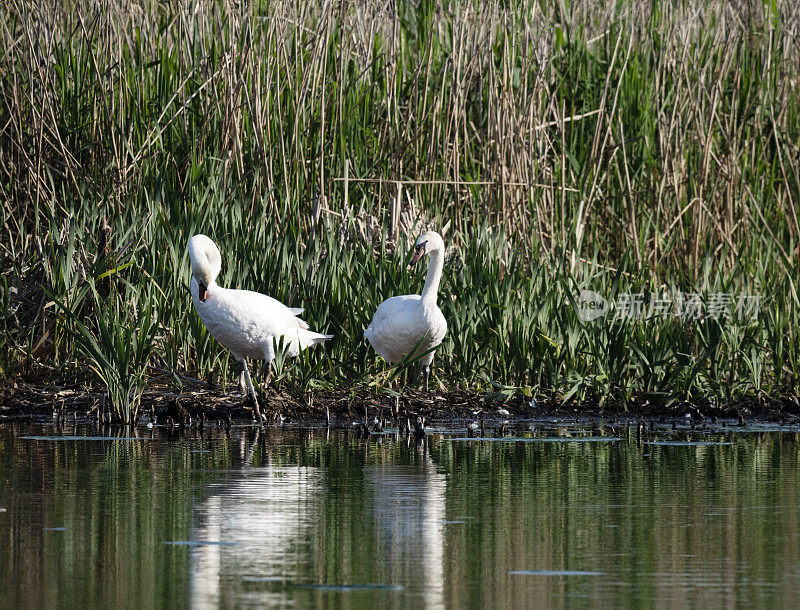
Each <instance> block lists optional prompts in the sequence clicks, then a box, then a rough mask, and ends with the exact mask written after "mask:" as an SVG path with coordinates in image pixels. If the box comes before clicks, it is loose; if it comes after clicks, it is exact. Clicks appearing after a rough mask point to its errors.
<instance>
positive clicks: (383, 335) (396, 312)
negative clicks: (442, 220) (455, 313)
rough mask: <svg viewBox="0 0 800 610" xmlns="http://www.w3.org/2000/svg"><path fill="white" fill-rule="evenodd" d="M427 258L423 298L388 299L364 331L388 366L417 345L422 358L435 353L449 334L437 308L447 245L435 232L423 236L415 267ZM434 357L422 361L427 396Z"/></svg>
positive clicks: (415, 254) (416, 253)
mask: <svg viewBox="0 0 800 610" xmlns="http://www.w3.org/2000/svg"><path fill="white" fill-rule="evenodd" d="M425 254H428V255H429V256H430V260H429V261H428V275H427V276H426V278H425V287H424V288H423V289H422V294H421V295H418V294H406V295H403V296H398V297H391V298H390V299H386V300H385V301H384V302H383V303H381V304H380V305H378V309H377V310H376V311H375V315H374V316H373V317H372V322H370V325H369V326H368V327H367V329H366V330H365V331H364V336H365V337H366V338H367V340H368V341H369V342H370V345H372V348H373V349H374V350H375V351H376V352H377V354H378V355H379V356H381V357H382V358H383V359H384V360H386V361H387V362H398V361H399V360H402V358H403V356H405V355H406V354H410V353H411V352H412V351H413V350H414V348H415V347H417V345H419V347H418V348H417V353H419V354H423V353H425V352H427V351H428V350H433V349H434V348H436V347H438V346H439V344H440V343H441V342H442V339H444V336H445V335H446V334H447V321H446V320H445V319H444V315H443V314H442V310H441V309H439V306H438V305H437V304H436V296H437V294H438V292H439V282H440V280H441V279H442V267H443V266H444V241H442V237H441V236H440V235H439V234H438V233H436V232H435V231H428V232H427V233H423V234H422V235H421V236H420V238H419V239H418V240H417V244H416V246H415V247H414V257H413V258H412V259H411V264H412V265H413V264H415V263H416V262H417V261H418V260H419V259H421V258H422V257H423V256H424V255H425ZM433 353H434V352H433V351H431V352H430V353H428V354H425V355H424V356H423V357H422V358H421V359H420V360H421V362H422V365H423V366H424V372H425V391H426V392H427V391H428V378H429V377H430V374H431V363H432V362H433Z"/></svg>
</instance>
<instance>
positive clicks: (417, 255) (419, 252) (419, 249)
mask: <svg viewBox="0 0 800 610" xmlns="http://www.w3.org/2000/svg"><path fill="white" fill-rule="evenodd" d="M427 243H428V242H426V241H424V242H422V243H421V244H417V245H416V247H415V248H414V256H413V258H412V259H411V264H412V265H413V264H415V263H416V262H417V261H418V260H419V259H421V258H422V257H423V256H425V249H426V244H427Z"/></svg>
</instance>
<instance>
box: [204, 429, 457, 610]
mask: <svg viewBox="0 0 800 610" xmlns="http://www.w3.org/2000/svg"><path fill="white" fill-rule="evenodd" d="M271 440H272V439H270V440H268V441H267V444H269V443H270V442H271ZM253 446H255V441H254V442H253ZM418 451H421V452H423V459H422V460H421V461H420V462H419V465H415V466H414V467H409V466H402V465H367V466H365V467H364V468H363V471H362V473H354V472H353V471H352V470H350V471H349V472H347V473H346V474H347V476H346V477H342V476H341V475H340V474H339V473H338V472H337V470H336V469H332V468H316V467H304V466H284V465H281V466H278V465H274V464H270V463H269V461H270V459H269V457H268V458H267V459H266V461H267V462H268V463H267V465H266V466H264V467H260V468H252V467H250V466H248V464H249V462H250V456H251V455H252V447H251V448H250V449H249V450H247V451H244V452H243V454H244V460H243V461H244V464H245V465H244V466H243V468H242V469H241V470H240V471H232V472H230V473H229V476H227V477H223V478H222V479H219V480H217V481H216V482H214V483H212V484H210V485H208V486H207V488H206V496H205V497H204V498H203V499H201V500H199V501H198V504H197V505H196V508H195V516H194V525H193V529H192V539H193V540H194V541H196V542H197V544H193V545H192V547H191V550H190V553H191V572H192V573H191V596H192V605H193V607H196V608H203V607H217V606H219V605H226V606H227V605H236V604H235V602H236V601H239V602H244V601H246V602H248V603H254V602H257V603H258V604H274V603H286V602H289V601H291V600H292V599H294V598H295V596H297V595H298V591H299V590H298V589H297V588H296V587H295V586H293V585H307V584H327V585H352V584H363V583H373V584H380V585H393V586H398V587H402V594H403V595H408V596H413V597H414V598H417V599H419V601H420V602H422V603H423V604H424V605H425V606H427V607H441V606H443V605H444V528H445V527H446V525H445V523H444V521H445V518H446V517H445V489H446V477H445V476H444V475H443V474H441V473H439V472H437V468H436V465H435V464H434V462H433V461H432V460H431V458H430V453H429V450H428V447H427V442H423V443H421V444H420V445H419V447H418ZM348 468H351V469H352V468H353V467H352V466H350V465H348ZM343 474H344V473H343ZM359 475H360V476H359ZM337 477H340V478H341V480H342V481H343V482H345V483H346V484H347V485H346V486H343V485H341V484H337V481H336V479H337ZM337 518H338V519H341V521H340V523H339V524H338V528H339V531H338V532H331V531H330V529H331V528H332V527H334V526H333V525H332V524H333V523H335V520H336V519H337ZM201 541H202V542H207V543H208V542H210V543H214V542H216V543H218V544H202V543H201ZM365 554H369V555H373V556H365ZM331 579H335V580H331ZM248 580H249V581H251V582H250V583H248V582H247V581H248ZM273 580H274V581H275V582H272V583H270V581H273ZM259 581H260V582H259ZM251 585H252V586H251ZM259 585H263V586H259ZM302 591H303V592H304V593H305V594H308V590H307V589H302Z"/></svg>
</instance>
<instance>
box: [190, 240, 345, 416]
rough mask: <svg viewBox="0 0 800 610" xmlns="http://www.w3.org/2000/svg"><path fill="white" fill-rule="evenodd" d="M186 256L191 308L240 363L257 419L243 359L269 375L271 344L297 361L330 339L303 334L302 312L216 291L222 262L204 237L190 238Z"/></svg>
mask: <svg viewBox="0 0 800 610" xmlns="http://www.w3.org/2000/svg"><path fill="white" fill-rule="evenodd" d="M188 250H189V259H190V260H191V261H192V283H191V291H192V301H194V307H195V309H197V313H198V314H200V319H201V320H202V321H203V324H205V325H206V328H207V329H208V332H210V333H211V335H212V336H213V337H214V338H215V339H216V340H217V341H219V342H220V343H221V344H222V345H224V346H225V347H227V348H228V349H229V350H230V351H231V353H232V354H233V355H234V356H235V357H236V359H237V360H238V361H239V362H241V363H242V367H243V369H244V371H243V372H244V375H245V378H246V379H247V385H248V387H249V388H250V393H251V394H252V396H253V402H254V403H255V408H256V414H257V415H258V417H259V419H261V412H260V410H259V408H258V400H257V399H256V392H255V390H254V389H253V382H252V381H251V379H250V371H249V370H248V368H247V361H246V360H245V358H257V359H264V360H266V361H267V367H268V370H270V366H271V363H272V360H273V358H275V348H274V342H275V341H276V340H277V341H280V339H281V337H282V338H283V341H284V345H285V350H286V355H287V356H297V355H298V354H299V353H300V351H301V350H303V349H305V348H307V347H309V346H311V345H316V344H317V343H322V342H323V341H327V340H328V339H331V338H332V337H333V335H321V334H319V333H315V332H313V331H310V330H308V324H306V323H305V322H304V321H303V320H301V319H300V318H298V317H297V316H298V315H299V314H301V313H302V312H303V310H302V309H293V308H289V307H286V306H285V305H284V304H283V303H281V302H280V301H277V300H275V299H273V298H272V297H268V296H267V295H265V294H261V293H258V292H252V291H250V290H233V289H229V288H223V287H222V286H218V285H217V282H216V279H217V276H218V275H219V272H220V270H221V269H222V257H221V256H220V253H219V249H218V248H217V245H216V244H215V243H214V242H213V241H211V239H209V238H208V237H206V236H205V235H195V236H193V237H192V238H191V239H190V240H189V245H188Z"/></svg>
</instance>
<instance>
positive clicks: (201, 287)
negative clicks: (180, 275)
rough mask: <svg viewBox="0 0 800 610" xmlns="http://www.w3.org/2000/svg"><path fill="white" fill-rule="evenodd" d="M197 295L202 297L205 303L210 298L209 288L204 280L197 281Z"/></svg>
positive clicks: (201, 300) (201, 299)
mask: <svg viewBox="0 0 800 610" xmlns="http://www.w3.org/2000/svg"><path fill="white" fill-rule="evenodd" d="M197 296H198V297H199V298H200V302H201V303H205V302H206V299H207V298H208V289H207V288H206V286H205V284H203V282H197Z"/></svg>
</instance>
